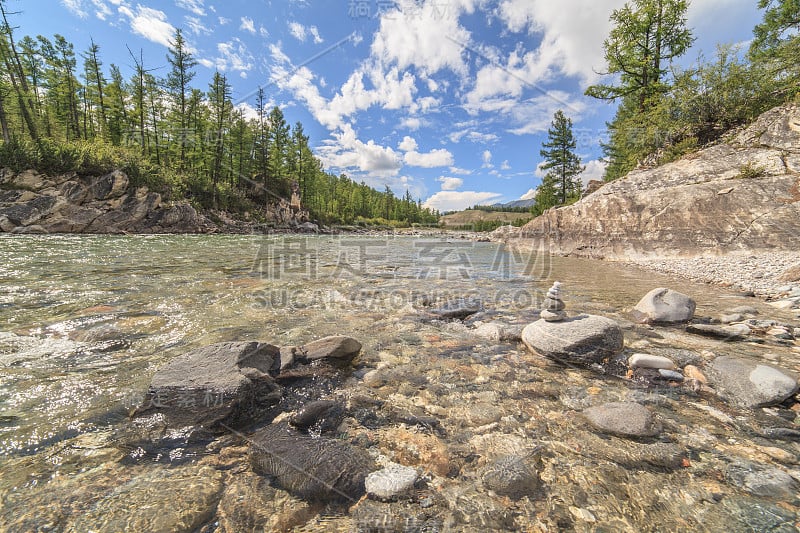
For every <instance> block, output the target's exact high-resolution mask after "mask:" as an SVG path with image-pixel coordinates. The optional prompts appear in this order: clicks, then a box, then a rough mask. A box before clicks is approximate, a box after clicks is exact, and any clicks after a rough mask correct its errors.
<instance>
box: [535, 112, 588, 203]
mask: <svg viewBox="0 0 800 533" xmlns="http://www.w3.org/2000/svg"><path fill="white" fill-rule="evenodd" d="M576 146H577V143H576V141H575V137H574V135H573V134H572V119H570V118H567V117H566V116H565V115H564V113H563V112H562V111H561V110H560V109H559V110H558V111H556V114H555V115H554V116H553V122H552V124H551V125H550V128H548V130H547V141H546V142H544V143H542V149H541V150H540V151H539V154H540V155H541V156H542V157H543V158H544V164H543V165H542V167H541V168H542V170H546V171H547V174H545V177H544V179H543V180H542V183H543V184H547V185H551V184H552V186H553V188H554V189H555V190H556V191H558V205H565V204H567V202H568V201H569V200H572V199H576V198H577V197H579V196H580V182H579V181H578V179H577V177H578V175H579V174H580V173H581V172H583V171H584V170H586V167H583V166H581V159H580V157H578V156H577V155H576V154H575V148H576Z"/></svg>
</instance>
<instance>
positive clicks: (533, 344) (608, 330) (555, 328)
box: [522, 315, 624, 365]
mask: <svg viewBox="0 0 800 533" xmlns="http://www.w3.org/2000/svg"><path fill="white" fill-rule="evenodd" d="M522 341H523V342H524V343H525V345H526V346H527V347H528V348H530V349H531V350H533V351H534V352H536V353H539V354H540V355H543V356H545V357H548V358H550V359H553V360H555V361H558V362H562V363H567V364H579V365H591V364H593V363H600V362H602V361H603V360H604V359H606V358H608V357H611V356H613V355H616V354H618V353H619V352H621V351H622V348H623V345H624V340H623V336H622V330H621V329H620V327H619V326H618V325H617V323H616V322H614V321H613V320H611V319H609V318H605V317H601V316H595V315H578V316H576V317H572V318H568V319H566V320H563V321H561V322H547V321H545V320H537V321H536V322H534V323H532V324H529V325H528V326H526V327H525V329H523V330H522Z"/></svg>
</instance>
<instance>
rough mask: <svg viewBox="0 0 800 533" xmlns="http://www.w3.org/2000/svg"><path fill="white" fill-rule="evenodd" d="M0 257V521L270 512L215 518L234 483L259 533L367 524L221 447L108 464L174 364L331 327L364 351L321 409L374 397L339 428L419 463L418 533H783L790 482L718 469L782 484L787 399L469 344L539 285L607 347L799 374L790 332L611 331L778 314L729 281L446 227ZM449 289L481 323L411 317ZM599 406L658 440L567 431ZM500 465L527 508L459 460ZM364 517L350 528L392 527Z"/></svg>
mask: <svg viewBox="0 0 800 533" xmlns="http://www.w3.org/2000/svg"><path fill="white" fill-rule="evenodd" d="M0 252H2V255H1V256H0V257H1V259H0V284H1V285H2V288H3V290H2V293H0V469H2V472H3V475H2V479H0V497H1V498H0V500H1V501H2V502H3V503H2V510H0V530H10V531H26V530H42V531H62V530H74V531H80V530H86V529H87V528H89V527H95V528H97V529H98V530H104V531H114V530H117V531H118V530H122V529H125V528H127V529H128V530H141V531H144V530H164V531H169V530H185V531H192V530H194V529H196V528H198V527H202V528H205V529H203V531H214V530H235V528H238V527H241V526H242V524H251V525H254V527H261V528H264V527H266V526H265V525H264V524H266V523H268V522H265V521H264V520H277V518H275V516H273V517H272V518H269V519H267V518H264V520H262V521H261V522H259V521H258V520H256V519H255V518H252V517H253V516H256V515H258V513H259V511H258V510H257V509H255V507H256V506H257V500H258V498H257V497H256V496H254V497H253V505H252V506H248V504H247V502H245V503H237V504H236V506H232V505H233V504H230V501H232V499H233V496H232V495H233V494H238V493H241V492H246V493H249V492H250V491H253V492H254V493H255V492H258V494H259V495H260V496H258V497H260V498H262V499H266V500H265V501H262V502H261V503H260V504H258V505H262V506H263V505H268V504H269V502H278V501H280V502H281V506H280V508H281V509H290V510H293V511H284V512H283V514H284V515H285V514H287V513H290V512H291V513H294V514H291V515H290V516H288V518H287V517H284V518H286V520H285V521H284V522H280V521H279V522H269V524H271V526H270V527H272V528H275V529H289V528H290V527H300V528H303V530H319V531H325V530H337V529H338V530H369V527H367V526H364V524H369V523H371V522H370V520H371V519H370V520H366V521H364V519H363V517H362V518H357V514H356V515H353V516H348V514H347V513H346V512H342V511H341V510H336V511H333V510H330V509H328V510H324V509H317V508H313V507H309V506H308V505H305V504H304V503H303V502H300V501H297V500H293V499H291V497H289V496H288V495H286V494H285V493H282V492H281V491H275V490H274V489H272V488H270V487H269V486H268V485H264V486H262V484H265V482H264V481H263V480H259V479H258V478H257V476H254V475H252V474H250V473H249V472H247V467H246V459H245V458H244V457H243V456H241V454H238V452H237V451H236V450H237V448H236V446H234V444H237V445H240V444H242V443H241V442H239V443H236V442H233V441H226V440H225V439H224V438H223V439H221V440H219V441H218V442H215V443H212V445H210V447H209V448H208V449H207V450H204V451H203V452H202V453H197V452H196V451H189V450H181V449H178V450H171V451H169V452H168V453H166V456H165V457H158V458H157V461H154V460H152V459H150V458H148V459H147V460H138V461H131V460H130V459H131V451H130V450H128V449H126V448H125V447H124V446H121V445H120V444H119V442H118V436H117V431H118V429H119V427H120V426H121V425H123V424H124V423H125V421H126V419H127V412H128V410H129V409H130V408H131V407H133V406H135V405H136V404H137V402H138V401H140V400H141V398H142V395H143V393H144V391H145V390H146V388H147V384H148V383H149V380H150V378H151V377H152V375H153V373H154V372H155V370H156V369H157V368H158V367H159V366H161V365H163V364H164V363H165V362H167V361H169V360H171V359H172V358H174V357H175V356H177V355H180V354H182V353H184V352H186V351H188V350H190V349H192V348H196V347H199V346H204V345H207V344H211V343H214V342H220V341H230V340H262V341H266V342H271V343H273V344H277V345H299V344H302V343H304V342H307V341H310V340H313V339H315V338H319V337H323V336H327V335H332V334H344V335H349V336H352V337H355V338H357V339H359V340H360V341H361V342H362V343H363V344H364V349H363V351H362V356H361V357H360V358H359V359H358V360H357V361H356V369H355V373H354V376H353V377H351V378H350V379H349V380H348V382H347V383H346V387H345V391H344V392H343V393H342V394H344V396H342V397H350V398H352V397H361V396H364V397H369V398H372V399H374V400H379V401H381V402H384V404H383V405H384V407H383V408H381V413H379V414H381V416H383V415H386V416H383V418H381V417H379V418H380V420H381V423H380V424H376V425H375V427H367V425H366V424H365V423H364V421H363V420H360V419H358V418H357V417H356V419H353V420H350V421H349V428H350V431H349V437H352V438H353V439H358V438H361V437H363V438H364V439H367V440H369V442H370V443H371V446H372V448H373V449H374V450H376V453H378V452H380V453H381V454H382V455H384V456H386V457H389V458H392V459H393V460H395V461H398V462H403V463H404V464H410V465H412V466H419V467H420V469H421V470H424V471H425V472H426V473H427V475H428V479H429V483H428V490H429V491H431V492H432V493H433V494H434V495H435V497H436V498H439V500H441V503H438V504H437V506H435V507H436V508H441V509H446V510H447V512H446V513H445V514H447V518H446V519H442V521H441V523H440V524H439V526H437V527H441V528H443V529H444V530H455V531H461V530H463V531H472V530H487V529H507V530H531V531H539V530H543V531H556V530H564V529H573V530H581V531H583V530H587V531H588V530H598V531H674V530H708V531H761V530H770V528H771V529H772V530H776V531H793V530H795V528H796V527H797V523H798V515H797V512H798V505H800V500H798V496H797V493H796V492H795V493H794V494H785V493H780V492H775V493H774V494H772V493H769V491H767V492H766V493H764V494H760V495H759V494H754V493H753V491H752V490H747V489H746V488H745V487H743V483H742V481H741V479H740V478H736V476H732V475H731V473H730V472H731V468H732V466H731V465H734V466H735V465H737V464H739V463H742V464H743V465H745V466H743V467H742V468H744V469H745V470H747V469H751V470H753V471H754V472H755V471H758V469H759V468H761V467H769V468H777V469H779V470H781V471H782V472H785V473H788V474H789V475H791V476H794V477H795V482H797V481H800V479H798V478H800V474H798V472H799V470H798V465H797V463H798V455H800V454H799V453H798V452H800V446H798V443H797V442H793V441H790V440H770V439H766V438H763V437H761V436H759V431H761V430H763V429H764V428H765V427H772V426H773V425H774V426H781V427H785V425H786V424H787V423H789V424H794V427H795V428H797V427H798V424H797V419H796V418H794V419H793V420H790V418H791V416H792V414H791V412H790V411H789V412H788V413H787V411H788V409H784V410H781V409H767V410H757V412H750V411H740V410H736V409H733V408H730V407H728V406H727V405H725V404H724V403H723V402H721V401H719V400H717V399H716V398H715V397H713V395H710V394H707V393H703V392H701V393H699V394H698V393H695V392H694V391H692V390H689V389H687V388H685V387H670V386H667V385H663V386H659V387H650V388H643V387H639V386H634V385H633V384H632V383H630V382H629V381H626V380H624V379H621V378H618V377H614V376H605V375H600V374H597V373H595V372H592V371H590V370H582V369H572V368H563V367H560V366H558V365H555V364H552V363H550V362H548V361H545V360H543V359H541V358H539V357H537V356H534V355H532V354H530V353H528V352H527V351H526V350H525V348H524V347H523V346H522V345H521V344H519V343H516V342H501V341H489V340H486V339H482V338H479V337H476V336H475V334H474V326H475V324H474V322H475V321H476V320H482V321H486V322H491V321H499V322H502V323H504V324H507V325H509V326H513V325H515V324H516V325H519V326H521V325H523V324H526V323H529V322H531V321H533V320H535V319H536V318H537V313H536V310H537V309H538V306H539V304H540V303H541V301H542V299H543V296H544V293H545V292H546V290H547V288H548V287H549V286H550V285H551V284H552V282H553V281H554V280H559V281H561V282H562V283H563V284H564V288H565V296H564V299H565V301H566V302H567V305H568V311H569V312H570V313H577V312H582V311H585V312H589V313H593V314H600V315H605V316H609V317H612V318H614V319H616V320H617V321H618V322H619V323H620V324H621V325H622V326H623V328H624V330H625V337H626V346H628V347H629V348H627V349H628V351H629V352H630V353H633V352H634V351H648V350H650V349H658V348H664V349H667V348H669V349H677V348H680V349H687V350H690V351H692V353H694V354H702V355H698V357H700V358H701V359H702V358H708V357H709V355H708V353H707V351H710V352H713V353H714V354H715V355H725V354H737V355H744V356H748V357H755V358H765V359H767V360H769V361H770V362H773V363H776V362H777V364H779V365H780V366H782V367H783V368H787V369H789V370H793V371H798V370H800V354H798V352H797V351H796V349H795V346H794V344H793V343H791V342H789V343H784V344H780V343H775V342H772V341H769V340H766V341H764V342H762V343H760V344H758V343H753V342H747V343H722V342H717V341H712V340H709V339H704V338H700V337H692V336H688V335H686V334H685V333H683V332H682V330H681V329H680V328H648V327H643V326H638V325H634V324H633V323H631V322H629V320H630V317H629V316H628V315H627V311H628V310H629V309H630V308H631V307H632V306H633V305H635V303H636V302H637V301H638V300H639V298H641V296H643V295H644V294H645V293H647V292H648V291H649V290H651V289H653V288H655V287H660V286H668V287H670V288H673V289H676V290H679V291H681V292H684V293H686V294H689V295H691V296H692V297H693V298H695V299H696V300H697V302H698V310H697V314H698V315H700V316H707V317H712V316H718V315H719V314H720V313H722V312H724V311H725V310H726V309H730V308H732V307H736V306H738V305H745V304H746V305H755V306H756V307H758V308H759V309H760V310H761V311H762V317H760V318H774V319H776V320H779V321H783V322H787V323H790V322H791V321H792V320H793V319H792V318H791V317H790V316H788V315H786V316H784V315H781V312H779V311H776V310H774V309H772V308H770V307H769V306H768V305H765V304H763V303H758V302H755V303H754V300H753V299H748V298H744V297H741V296H738V295H737V294H736V293H735V292H733V291H727V290H725V289H720V288H718V287H711V286H707V285H699V284H694V283H689V282H683V281H680V280H675V279H670V278H668V277H665V276H660V275H655V274H652V273H649V272H645V271H642V270H639V269H636V268H633V267H626V266H622V265H618V264H614V263H604V262H596V261H590V260H581V259H573V258H557V257H547V256H542V255H536V254H531V253H530V252H518V251H509V250H506V249H505V248H503V247H502V246H500V245H497V244H493V243H475V242H471V241H466V240H461V239H451V240H448V238H447V237H418V238H414V237H394V236H386V237H382V236H372V237H349V236H343V237H326V236H323V237H299V236H274V237H264V236H126V237H118V236H93V237H89V236H44V237H33V236H31V237H28V236H26V237H22V236H20V237H7V236H5V237H0ZM463 297H467V298H478V299H480V300H481V302H482V303H483V307H484V312H482V313H481V314H479V315H478V316H477V317H473V318H471V319H468V320H466V321H465V324H462V323H460V322H451V323H445V322H441V321H437V320H431V319H430V317H429V316H428V314H427V311H428V310H429V309H431V308H434V307H436V306H437V305H439V304H443V303H445V302H446V301H448V300H453V299H455V298H463ZM796 325H797V324H795V326H796ZM631 346H633V347H635V349H634V348H631ZM704 351H706V352H704ZM370 371H372V373H370ZM367 374H369V375H368V376H366V375H367ZM623 399H634V400H637V401H639V402H642V403H644V404H645V405H648V407H650V408H651V409H652V410H653V411H654V412H655V413H656V414H657V415H658V416H659V418H660V419H661V421H662V423H663V425H664V427H665V431H664V434H663V435H662V437H661V438H660V439H659V440H658V442H646V443H642V442H636V441H630V440H626V439H619V438H616V437H607V436H602V435H598V434H597V433H595V432H593V431H592V430H591V429H589V428H588V427H587V425H586V423H585V422H584V421H583V419H582V418H581V417H580V414H579V413H580V411H581V410H582V409H584V408H586V407H589V406H592V405H597V404H600V403H603V402H607V401H617V400H623ZM387 405H388V406H391V407H390V408H387ZM387 412H388V413H389V414H386V413H387ZM398 412H402V413H406V414H407V413H412V414H417V415H427V416H434V417H436V418H437V419H438V420H439V421H440V423H441V426H442V431H440V432H438V433H437V432H430V431H427V430H423V429H420V428H418V427H412V426H409V424H407V423H405V422H402V421H399V420H400V419H402V417H398V416H395V415H397V413H398ZM392 413H394V414H392ZM795 416H796V412H795ZM220 450H222V451H220ZM512 452H513V453H536V454H538V455H539V456H540V457H539V459H538V460H539V462H540V465H541V470H540V476H541V479H542V482H543V488H542V491H541V493H540V494H537V495H535V497H534V496H532V497H530V498H529V497H526V498H523V499H522V500H519V501H514V502H512V501H510V500H507V499H504V498H502V497H498V496H496V495H494V494H491V493H488V492H487V491H486V490H484V489H483V488H482V487H481V483H480V479H479V472H480V470H481V468H482V467H483V466H484V465H485V464H486V463H487V462H488V461H490V460H491V459H492V458H494V457H497V456H499V455H504V454H507V453H512ZM673 456H679V463H680V464H679V465H678V466H674V465H672V462H673V460H674V457H673ZM737 468H738V467H737ZM242 472H243V473H242ZM243 480H244V481H243ZM255 486H258V487H259V489H258V491H255V489H254V488H253V487H255ZM159 487H160V488H159ZM796 487H797V485H795V488H796ZM265 495H266V496H265ZM437 501H438V500H437ZM220 502H221V503H220ZM226 502H228V503H226ZM287 502H288V503H287ZM145 503H149V505H145ZM275 505H277V504H275ZM150 508H154V509H157V510H158V509H160V510H161V511H160V512H152V513H149V514H148V511H147V509H150ZM231 509H234V511H235V512H234V511H231ZM469 509H472V510H471V511H468V510H469ZM409 512H411V511H409ZM232 514H233V515H235V516H233V517H232V516H231V515H232ZM273 515H275V513H273ZM278 515H280V513H278ZM259 516H260V515H259ZM276 516H277V515H276ZM280 516H283V515H280ZM354 516H355V517H356V518H354ZM370 516H371V515H370ZM237 517H238V518H237ZM242 517H250V518H247V519H244V518H242ZM379 518H380V519H381V520H384V521H383V522H380V523H381V524H383V525H381V526H374V527H373V528H372V529H373V530H413V527H416V526H414V525H413V524H414V523H415V522H414V521H413V520H411V521H410V522H409V521H408V520H406V521H405V522H403V524H404V525H402V526H400V525H398V524H399V522H398V521H397V520H395V522H391V520H390V519H389V518H386V517H383V516H382V517H379ZM237 520H239V522H237ZM248 520H250V521H249V522H248ZM359 520H362V521H361V522H359ZM375 520H376V523H378V522H377V520H378V518H375ZM386 520H388V521H389V522H386ZM386 523H389V524H390V525H389V526H387V525H386ZM276 524H277V525H276ZM391 524H394V525H391ZM378 527H380V528H383V529H376V528H378ZM392 528H394V529H392ZM268 529H269V528H268Z"/></svg>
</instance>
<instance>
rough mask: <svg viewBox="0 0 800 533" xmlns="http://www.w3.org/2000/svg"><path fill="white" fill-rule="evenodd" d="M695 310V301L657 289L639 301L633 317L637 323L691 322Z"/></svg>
mask: <svg viewBox="0 0 800 533" xmlns="http://www.w3.org/2000/svg"><path fill="white" fill-rule="evenodd" d="M696 308H697V304H696V303H695V301H694V300H692V299H691V298H689V297H688V296H686V295H685V294H682V293H680V292H677V291H673V290H671V289H664V288H658V289H653V290H652V291H650V292H648V293H647V294H646V295H645V296H644V297H643V298H642V299H641V300H639V303H638V304H636V307H634V308H633V315H634V317H635V318H636V320H638V321H639V322H645V323H657V324H668V323H676V322H686V321H688V320H691V319H692V317H693V316H694V311H695V309H696Z"/></svg>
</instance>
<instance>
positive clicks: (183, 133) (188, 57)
mask: <svg viewBox="0 0 800 533" xmlns="http://www.w3.org/2000/svg"><path fill="white" fill-rule="evenodd" d="M169 45H170V46H169V50H168V53H167V61H169V64H170V66H171V70H170V72H169V74H167V79H166V86H167V90H168V91H169V96H170V98H171V100H172V109H173V115H177V117H176V120H174V124H175V126H177V127H178V128H180V130H179V131H178V132H175V131H172V132H170V136H171V137H173V138H177V139H178V140H179V144H180V155H179V162H180V164H179V169H180V170H181V171H183V170H184V169H185V167H186V144H187V139H189V132H188V131H187V126H186V125H187V115H186V108H187V101H188V98H189V95H190V94H191V90H192V88H191V85H190V84H191V82H192V80H193V79H194V76H195V74H196V73H195V71H194V70H193V69H194V67H195V66H197V61H196V60H195V59H194V57H193V56H192V54H191V53H190V51H189V49H188V46H187V44H186V40H185V39H184V38H183V32H182V31H181V30H180V29H178V30H176V31H175V36H174V37H173V39H172V40H171V41H170V42H169Z"/></svg>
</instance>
